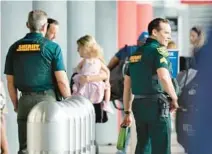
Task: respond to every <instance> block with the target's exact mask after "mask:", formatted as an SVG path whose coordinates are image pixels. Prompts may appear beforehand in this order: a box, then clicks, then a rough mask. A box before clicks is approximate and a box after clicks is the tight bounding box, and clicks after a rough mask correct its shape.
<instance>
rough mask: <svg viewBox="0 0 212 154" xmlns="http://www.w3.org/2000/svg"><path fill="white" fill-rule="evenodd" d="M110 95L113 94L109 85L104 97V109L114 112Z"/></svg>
mask: <svg viewBox="0 0 212 154" xmlns="http://www.w3.org/2000/svg"><path fill="white" fill-rule="evenodd" d="M110 95H111V91H110V87H107V88H106V89H105V99H104V104H103V109H104V110H105V111H106V112H109V113H114V111H113V109H112V107H111V104H110Z"/></svg>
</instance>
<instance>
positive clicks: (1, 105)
mask: <svg viewBox="0 0 212 154" xmlns="http://www.w3.org/2000/svg"><path fill="white" fill-rule="evenodd" d="M5 113H7V109H6V93H5V89H4V85H3V82H2V81H0V147H1V154H9V147H8V142H7V135H6V120H5Z"/></svg>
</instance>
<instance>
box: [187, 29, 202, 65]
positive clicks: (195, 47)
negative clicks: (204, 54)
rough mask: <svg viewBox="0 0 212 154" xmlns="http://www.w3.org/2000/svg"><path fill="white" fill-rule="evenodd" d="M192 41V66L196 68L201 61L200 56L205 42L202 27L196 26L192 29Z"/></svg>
mask: <svg viewBox="0 0 212 154" xmlns="http://www.w3.org/2000/svg"><path fill="white" fill-rule="evenodd" d="M190 43H191V46H192V49H191V52H192V53H191V56H192V59H191V64H190V67H193V68H195V67H196V65H197V64H198V62H199V58H200V52H199V51H200V49H201V47H202V46H203V45H204V43H205V33H204V32H203V30H202V28H201V27H198V26H194V27H192V28H191V30H190Z"/></svg>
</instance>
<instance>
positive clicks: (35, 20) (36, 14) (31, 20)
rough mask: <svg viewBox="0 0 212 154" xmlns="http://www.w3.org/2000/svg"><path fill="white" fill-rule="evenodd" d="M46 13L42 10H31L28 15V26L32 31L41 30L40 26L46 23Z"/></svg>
mask: <svg viewBox="0 0 212 154" xmlns="http://www.w3.org/2000/svg"><path fill="white" fill-rule="evenodd" d="M47 18H48V17H47V13H46V12H44V11H42V10H33V11H30V12H29V15H28V21H27V23H28V26H29V28H30V29H31V30H32V31H39V30H41V28H42V26H43V25H44V24H46V23H47Z"/></svg>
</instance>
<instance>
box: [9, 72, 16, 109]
mask: <svg viewBox="0 0 212 154" xmlns="http://www.w3.org/2000/svg"><path fill="white" fill-rule="evenodd" d="M7 89H8V92H9V95H10V99H11V101H12V103H13V106H14V110H15V111H16V110H17V108H18V95H17V88H15V84H14V76H13V75H7Z"/></svg>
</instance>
